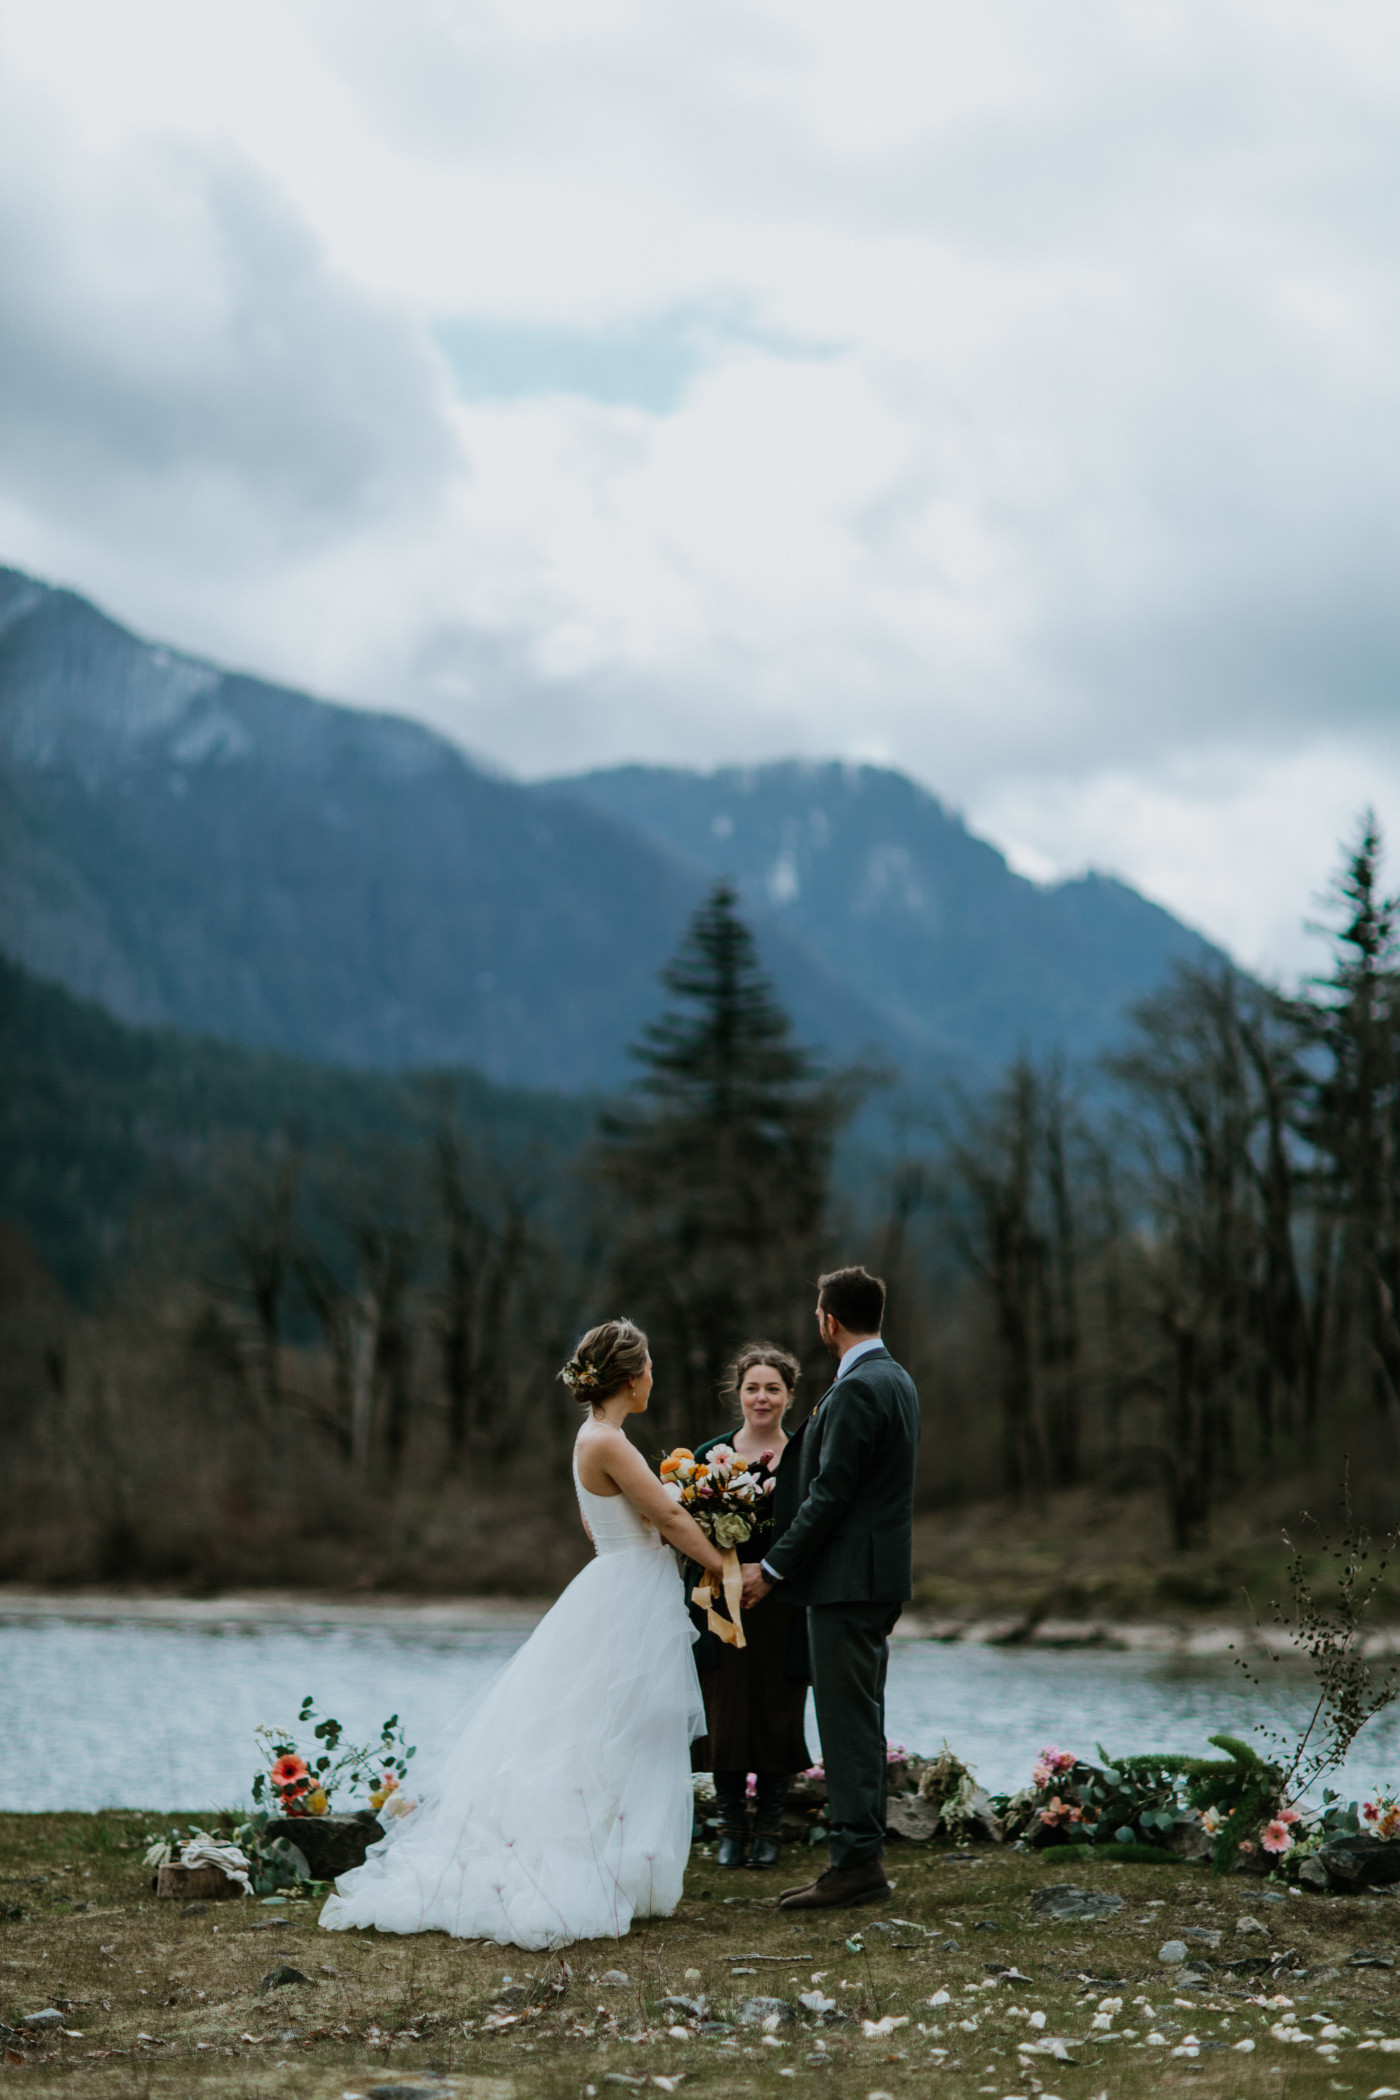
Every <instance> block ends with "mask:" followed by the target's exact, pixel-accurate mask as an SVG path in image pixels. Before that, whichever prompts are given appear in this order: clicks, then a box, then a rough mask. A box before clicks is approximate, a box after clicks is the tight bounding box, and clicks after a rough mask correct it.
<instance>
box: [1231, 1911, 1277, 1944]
mask: <svg viewBox="0 0 1400 2100" xmlns="http://www.w3.org/2000/svg"><path fill="white" fill-rule="evenodd" d="M1235 1930H1236V1932H1237V1933H1239V1935H1240V1936H1241V1938H1242V1939H1252V1938H1262V1939H1267V1938H1268V1936H1269V1928H1268V1926H1267V1925H1261V1924H1260V1922H1259V1920H1258V1918H1251V1917H1247V1916H1246V1917H1243V1918H1236V1920H1235Z"/></svg>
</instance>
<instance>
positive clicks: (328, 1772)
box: [252, 1692, 416, 1816]
mask: <svg viewBox="0 0 1400 2100" xmlns="http://www.w3.org/2000/svg"><path fill="white" fill-rule="evenodd" d="M308 1722H310V1723H311V1724H312V1728H311V1736H312V1747H311V1749H310V1751H309V1754H308V1755H306V1756H303V1755H302V1753H301V1751H300V1750H299V1749H298V1747H297V1743H296V1738H295V1735H294V1733H293V1731H292V1730H290V1729H286V1728H279V1727H277V1726H275V1725H274V1724H271V1723H268V1722H262V1723H260V1724H259V1726H258V1727H257V1728H255V1729H254V1731H253V1733H254V1734H255V1735H256V1736H257V1737H259V1739H260V1740H261V1742H262V1744H263V1751H264V1755H265V1756H266V1757H267V1758H269V1759H270V1763H269V1764H268V1765H267V1766H266V1767H265V1768H264V1769H262V1770H260V1771H259V1772H257V1773H256V1774H255V1776H254V1779H253V1789H252V1791H253V1799H254V1801H256V1802H257V1803H258V1804H259V1806H261V1805H262V1803H263V1802H267V1803H268V1804H269V1805H270V1806H271V1807H272V1808H273V1809H274V1810H275V1811H276V1812H277V1813H280V1814H282V1815H293V1816H306V1815H314V1816H319V1815H325V1814H326V1813H327V1811H328V1810H329V1809H330V1807H331V1806H332V1804H333V1802H334V1800H335V1796H336V1793H337V1791H338V1790H340V1789H342V1788H343V1789H348V1790H353V1789H354V1788H356V1787H363V1788H364V1789H365V1791H366V1793H367V1794H368V1796H369V1806H370V1807H371V1808H373V1809H379V1808H380V1807H382V1806H383V1804H384V1802H385V1801H386V1800H387V1799H388V1798H389V1796H390V1795H391V1794H393V1793H396V1792H397V1791H398V1789H399V1788H400V1786H401V1785H402V1784H403V1781H404V1780H405V1779H406V1778H407V1776H408V1763H409V1759H410V1758H411V1757H413V1756H414V1755H415V1754H416V1750H415V1746H414V1745H413V1744H411V1743H409V1742H408V1741H407V1740H406V1739H405V1736H404V1731H403V1729H402V1727H401V1726H400V1723H399V1717H398V1715H397V1714H390V1716H389V1718H388V1720H387V1721H385V1722H383V1723H382V1725H381V1727H380V1730H379V1740H378V1742H377V1743H365V1744H360V1743H348V1742H346V1741H345V1740H344V1737H345V1729H344V1726H343V1724H342V1723H341V1722H339V1721H337V1720H335V1719H334V1718H333V1717H332V1716H331V1715H329V1714H325V1715H322V1714H319V1713H318V1711H317V1707H316V1701H315V1699H314V1698H313V1697H312V1695H311V1693H309V1692H308V1693H307V1695H306V1697H305V1698H304V1699H303V1700H302V1702H301V1712H300V1713H299V1714H298V1715H297V1727H298V1728H299V1729H301V1728H305V1727H306V1725H307V1723H308ZM318 1748H319V1752H320V1754H319V1755H317V1749H318Z"/></svg>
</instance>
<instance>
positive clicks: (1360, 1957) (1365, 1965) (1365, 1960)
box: [1347, 1947, 1395, 1969]
mask: <svg viewBox="0 0 1400 2100" xmlns="http://www.w3.org/2000/svg"><path fill="white" fill-rule="evenodd" d="M1347 1967H1348V1968H1349V1969H1393V1968H1394V1967H1395V1963H1394V1961H1393V1959H1392V1958H1391V1956H1390V1955H1388V1954H1377V1953H1376V1951H1375V1949H1374V1948H1372V1947H1358V1948H1357V1950H1356V1952H1355V1954H1353V1955H1352V1956H1351V1958H1350V1960H1349V1961H1348V1963H1347Z"/></svg>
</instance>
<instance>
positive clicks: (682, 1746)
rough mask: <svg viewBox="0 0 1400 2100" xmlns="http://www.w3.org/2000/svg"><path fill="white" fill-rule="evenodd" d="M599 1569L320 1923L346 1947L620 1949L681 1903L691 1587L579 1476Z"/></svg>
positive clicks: (509, 1669)
mask: <svg viewBox="0 0 1400 2100" xmlns="http://www.w3.org/2000/svg"><path fill="white" fill-rule="evenodd" d="M574 1486H575V1488H576V1489H577V1491H578V1499H579V1506H580V1508H581V1510H582V1511H583V1514H584V1517H585V1518H586V1520H587V1523H588V1527H589V1529H590V1531H591V1532H592V1534H593V1545H594V1553H595V1558H594V1559H593V1560H592V1562H591V1563H590V1564H589V1566H588V1567H586V1568H585V1569H584V1570H583V1572H582V1573H581V1574H580V1575H578V1576H576V1577H575V1579H574V1581H573V1582H571V1583H570V1584H569V1587H568V1588H567V1589H566V1590H565V1591H564V1594H563V1595H562V1596H561V1597H560V1599H559V1601H558V1602H557V1604H555V1605H554V1607H553V1608H552V1610H550V1611H549V1612H548V1613H547V1614H546V1615H545V1617H544V1618H543V1619H542V1620H541V1621H540V1623H539V1625H538V1626H537V1627H536V1629H535V1631H534V1632H533V1633H532V1634H531V1636H530V1638H529V1640H528V1641H527V1642H526V1643H525V1645H524V1647H523V1648H521V1649H519V1650H518V1651H517V1653H516V1654H515V1655H514V1656H512V1658H511V1660H510V1661H509V1662H508V1663H507V1664H506V1666H505V1668H504V1669H503V1670H502V1671H501V1674H500V1676H499V1677H497V1678H496V1679H495V1681H494V1682H493V1683H492V1685H491V1686H490V1688H489V1690H488V1691H487V1693H486V1695H485V1697H484V1698H483V1699H482V1701H481V1704H480V1705H479V1706H478V1707H477V1708H476V1710H475V1712H474V1713H473V1714H472V1716H471V1718H470V1720H469V1721H468V1722H467V1725H466V1727H465V1729H464V1730H463V1732H462V1734H461V1735H460V1736H459V1737H458V1739H457V1741H456V1743H455V1744H454V1745H453V1747H452V1749H451V1750H450V1751H449V1752H448V1754H447V1756H446V1758H445V1760H444V1762H443V1766H442V1769H441V1772H440V1774H439V1777H438V1779H437V1782H436V1783H435V1785H434V1786H433V1788H432V1790H431V1792H430V1793H429V1794H428V1795H427V1797H426V1798H425V1799H424V1800H423V1801H422V1802H420V1804H419V1806H418V1807H417V1808H416V1809H415V1810H414V1811H413V1812H412V1813H411V1814H409V1815H406V1816H403V1817H401V1818H399V1819H398V1820H397V1821H395V1822H394V1823H393V1824H392V1825H391V1826H390V1830H389V1835H388V1836H387V1837H386V1838H384V1839H383V1841H382V1842H381V1843H379V1844H377V1845H375V1846H373V1847H372V1848H371V1850H370V1852H369V1854H368V1855H367V1857H366V1860H365V1863H364V1865H363V1866H362V1867H356V1868H355V1869H354V1871H353V1872H352V1873H349V1874H342V1875H341V1876H340V1878H339V1880H338V1881H337V1882H336V1894H335V1895H333V1896H331V1897H330V1898H329V1899H328V1900H327V1902H326V1905H325V1908H324V1909H323V1911H322V1912H321V1921H320V1922H321V1924H322V1925H324V1926H326V1927H328V1928H329V1930H331V1931H332V1932H344V1931H347V1930H348V1929H349V1928H350V1927H351V1926H356V1925H376V1926H378V1928H379V1930H380V1931H381V1932H450V1933H451V1934H453V1936H454V1937H455V1938H457V1939H470V1940H496V1941H498V1942H499V1943H500V1944H501V1945H502V1946H510V1947H562V1946H566V1945H568V1944H569V1943H570V1942H571V1941H573V1940H593V1939H620V1938H621V1937H622V1936H623V1934H624V1933H626V1931H627V1930H628V1927H629V1926H630V1925H631V1922H632V1920H633V1918H635V1917H665V1916H668V1915H669V1914H670V1912H671V1911H673V1910H674V1909H675V1907H676V1904H677V1902H678V1901H679V1900H680V1893H681V1882H682V1878H683V1876H684V1873H685V1864H686V1859H687V1857H688V1855H689V1852H690V1832H691V1816H692V1800H693V1795H692V1788H691V1779H690V1741H691V1738H692V1737H693V1736H697V1735H701V1734H703V1733H704V1728H705V1715H704V1705H703V1702H702V1700H701V1696H700V1681H699V1679H698V1677H697V1676H696V1674H695V1662H694V1657H693V1655H692V1652H691V1648H692V1643H693V1641H694V1639H695V1634H694V1631H693V1629H692V1627H691V1623H690V1619H689V1616H688V1614H687V1612H686V1608H685V1602H684V1594H683V1590H682V1586H681V1579H680V1571H679V1569H678V1567H677V1565H676V1560H675V1557H674V1555H673V1554H672V1553H671V1552H670V1551H669V1550H668V1549H667V1547H666V1546H665V1545H664V1543H663V1541H662V1539H661V1537H660V1535H659V1533H657V1532H656V1531H653V1530H652V1528H651V1526H650V1525H649V1524H648V1523H646V1521H645V1520H644V1519H643V1518H642V1517H640V1516H638V1514H637V1512H636V1510H635V1509H633V1507H632V1505H631V1503H630V1502H628V1501H627V1499H626V1497H625V1496H623V1495H595V1494H592V1493H590V1491H589V1490H588V1489H587V1488H585V1487H584V1486H583V1484H582V1482H581V1481H580V1480H579V1477H578V1466H577V1462H576V1463H575V1467H574Z"/></svg>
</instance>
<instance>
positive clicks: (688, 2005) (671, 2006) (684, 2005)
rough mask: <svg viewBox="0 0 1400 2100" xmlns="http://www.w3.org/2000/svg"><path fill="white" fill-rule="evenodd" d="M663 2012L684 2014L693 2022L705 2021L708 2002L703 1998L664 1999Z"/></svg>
mask: <svg viewBox="0 0 1400 2100" xmlns="http://www.w3.org/2000/svg"><path fill="white" fill-rule="evenodd" d="M661 2010H662V2011H663V2012H678V2013H684V2014H685V2015H686V2017H687V2018H688V2019H692V2020H703V2019H704V2017H705V2012H706V2001H705V2000H704V1999H703V1998H663V1999H662V2000H661Z"/></svg>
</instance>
